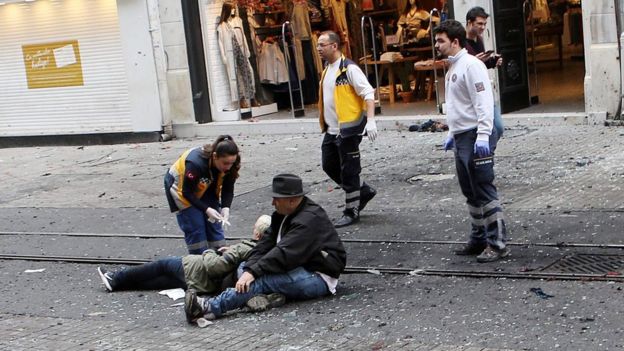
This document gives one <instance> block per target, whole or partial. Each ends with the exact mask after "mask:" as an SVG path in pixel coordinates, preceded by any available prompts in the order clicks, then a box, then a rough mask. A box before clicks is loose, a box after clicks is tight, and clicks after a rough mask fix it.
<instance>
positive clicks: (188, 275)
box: [98, 215, 271, 294]
mask: <svg viewBox="0 0 624 351" xmlns="http://www.w3.org/2000/svg"><path fill="white" fill-rule="evenodd" d="M270 226H271V217H270V216H268V215H262V216H260V217H259V218H258V219H257V221H256V223H255V225H254V227H253V234H252V240H243V241H242V242H240V243H238V244H235V245H232V246H225V247H222V248H220V249H219V251H218V252H217V251H214V250H212V249H208V250H206V251H204V253H203V254H201V255H186V256H182V257H180V256H174V257H166V258H161V259H159V260H156V261H153V262H149V263H145V264H142V265H140V266H135V267H128V268H126V269H122V270H119V271H116V272H113V271H107V270H106V269H104V268H102V267H98V273H99V275H100V278H101V279H102V282H103V283H104V286H105V287H106V290H107V291H109V292H112V291H120V290H162V289H175V288H182V289H185V290H186V289H193V290H194V291H197V292H200V293H203V294H217V293H219V292H221V291H223V290H224V289H225V288H227V287H230V286H234V282H236V279H237V277H236V269H237V267H238V266H239V265H240V264H241V262H243V261H245V260H247V259H248V258H249V256H250V254H251V250H252V249H253V248H254V247H255V246H256V242H258V241H259V240H260V239H261V238H262V237H263V236H264V234H265V232H266V231H267V230H269V229H270Z"/></svg>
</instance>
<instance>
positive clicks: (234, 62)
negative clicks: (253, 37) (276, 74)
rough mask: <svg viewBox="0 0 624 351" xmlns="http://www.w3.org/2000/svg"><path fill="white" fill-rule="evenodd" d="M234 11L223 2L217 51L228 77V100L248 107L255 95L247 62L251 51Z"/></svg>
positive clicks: (241, 24) (218, 28)
mask: <svg viewBox="0 0 624 351" xmlns="http://www.w3.org/2000/svg"><path fill="white" fill-rule="evenodd" d="M234 13H235V11H234V8H233V7H232V5H231V4H229V3H224V4H223V7H222V12H221V17H222V18H220V22H219V25H218V26H217V36H218V39H219V40H218V41H219V51H220V53H221V60H222V61H223V64H224V65H225V68H226V74H227V77H228V83H229V87H230V101H232V102H233V103H234V102H236V104H239V103H240V107H249V103H251V100H254V95H255V82H254V77H253V73H252V72H253V68H252V67H251V63H250V62H249V57H250V56H251V52H250V51H249V47H248V45H247V40H246V39H245V32H244V29H243V22H242V20H241V18H240V17H238V16H235V15H234ZM231 107H234V104H233V106H231ZM226 108H227V107H226Z"/></svg>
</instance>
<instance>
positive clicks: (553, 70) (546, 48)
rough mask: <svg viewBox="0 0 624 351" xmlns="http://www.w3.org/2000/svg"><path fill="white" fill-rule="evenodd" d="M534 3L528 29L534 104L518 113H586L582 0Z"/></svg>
mask: <svg viewBox="0 0 624 351" xmlns="http://www.w3.org/2000/svg"><path fill="white" fill-rule="evenodd" d="M532 3H533V10H532V11H531V13H529V14H527V19H526V29H527V58H528V62H529V84H530V85H529V88H530V95H531V97H532V102H533V105H532V106H531V107H529V108H526V109H523V110H520V111H516V112H518V113H541V112H544V113H548V112H583V111H585V105H584V91H583V79H584V76H585V62H584V48H583V20H582V11H581V0H532Z"/></svg>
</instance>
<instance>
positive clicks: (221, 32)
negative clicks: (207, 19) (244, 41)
mask: <svg viewBox="0 0 624 351" xmlns="http://www.w3.org/2000/svg"><path fill="white" fill-rule="evenodd" d="M217 36H218V39H219V52H220V53H221V60H222V61H223V64H224V65H225V71H226V75H227V77H228V84H229V86H230V101H236V102H238V91H237V89H238V88H237V83H236V67H235V61H234V51H233V50H234V49H233V47H232V43H233V40H236V39H235V38H234V32H233V31H232V27H231V26H230V25H229V24H228V23H227V22H222V23H220V24H219V25H218V26H217Z"/></svg>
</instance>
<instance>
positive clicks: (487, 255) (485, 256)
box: [477, 246, 511, 263]
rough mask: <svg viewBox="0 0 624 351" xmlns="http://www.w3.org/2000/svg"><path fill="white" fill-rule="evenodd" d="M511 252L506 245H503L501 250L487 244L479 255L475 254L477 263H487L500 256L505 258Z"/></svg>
mask: <svg viewBox="0 0 624 351" xmlns="http://www.w3.org/2000/svg"><path fill="white" fill-rule="evenodd" d="M510 254H511V250H509V248H508V247H505V248H504V249H502V250H495V249H493V248H491V247H490V246H488V247H487V248H486V249H485V250H484V251H483V252H482V253H481V254H480V255H479V256H477V262H479V263H487V262H494V261H498V260H500V259H501V258H505V257H507V256H509V255H510Z"/></svg>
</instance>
